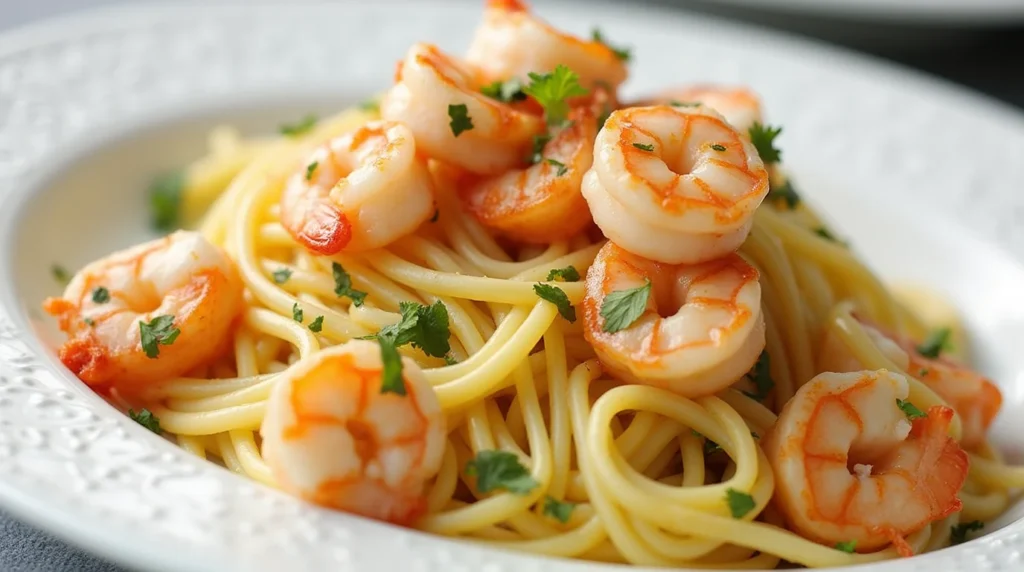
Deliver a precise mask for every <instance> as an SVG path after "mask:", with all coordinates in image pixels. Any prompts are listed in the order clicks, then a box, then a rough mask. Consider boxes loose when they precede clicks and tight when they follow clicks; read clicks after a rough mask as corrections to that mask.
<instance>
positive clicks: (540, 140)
mask: <svg viewBox="0 0 1024 572" xmlns="http://www.w3.org/2000/svg"><path fill="white" fill-rule="evenodd" d="M549 141H551V135H549V134H546V133H545V134H544V135H534V136H533V153H532V154H531V155H530V163H531V164H534V165H536V164H537V163H540V162H541V161H543V160H544V156H543V152H544V146H545V145H547V144H548V142H549Z"/></svg>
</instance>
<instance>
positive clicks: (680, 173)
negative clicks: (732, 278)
mask: <svg viewBox="0 0 1024 572" xmlns="http://www.w3.org/2000/svg"><path fill="white" fill-rule="evenodd" d="M767 193H768V173H767V171H766V170H765V168H764V164H763V163H762V162H761V158H760V157H759V156H758V154H757V150H756V149H754V147H753V146H752V145H751V144H750V141H748V140H747V138H746V137H743V136H742V135H740V133H739V132H737V131H736V129H734V128H733V127H732V126H731V125H729V123H728V122H726V121H725V119H723V118H722V116H721V115H719V114H718V113H716V112H715V111H713V110H711V109H709V108H707V107H704V106H697V107H670V106H664V105H661V106H654V107H634V108H629V109H623V110H618V111H615V112H613V113H612V114H611V116H610V117H609V118H608V120H607V121H606V122H605V125H604V128H603V129H601V132H600V133H598V135H597V141H596V142H595V144H594V166H593V167H591V169H590V171H589V172H588V173H587V174H586V176H584V178H583V196H584V197H585V198H586V199H587V203H588V204H589V205H590V212H591V214H592V215H593V216H594V222H596V223H597V225H598V226H599V227H601V230H602V231H603V232H604V235H605V236H607V237H608V238H609V239H611V240H612V241H613V242H615V243H616V244H618V245H619V246H621V247H622V248H624V249H626V250H628V251H630V252H632V253H634V254H638V255H640V256H643V257H645V258H650V259H652V260H657V261H659V262H667V263H671V264H679V263H686V264H693V263H697V262H703V261H706V260H712V259H715V258H718V257H720V256H723V255H725V254H727V253H729V252H733V251H735V250H736V249H737V248H738V247H739V246H740V244H742V243H743V241H744V240H745V239H746V237H747V234H748V233H749V232H750V227H751V225H752V224H753V214H754V210H755V209H756V208H757V206H758V205H759V204H760V203H761V201H762V199H764V197H765V195H766V194H767Z"/></svg>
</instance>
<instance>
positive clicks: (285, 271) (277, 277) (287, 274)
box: [272, 268, 292, 284]
mask: <svg viewBox="0 0 1024 572" xmlns="http://www.w3.org/2000/svg"><path fill="white" fill-rule="evenodd" d="M272 275H273V277H274V284H284V283H285V282H287V281H288V279H289V278H291V277H292V271H291V269H289V268H281V269H279V270H275V271H274V272H273V273H272Z"/></svg>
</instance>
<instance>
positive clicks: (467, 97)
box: [380, 44, 544, 175]
mask: <svg viewBox="0 0 1024 572" xmlns="http://www.w3.org/2000/svg"><path fill="white" fill-rule="evenodd" d="M484 83H485V80H484V78H483V76H482V75H481V74H480V72H478V71H477V70H475V69H473V68H472V67H471V66H469V65H467V64H465V63H462V62H458V61H456V60H455V59H453V58H451V57H449V56H447V55H445V54H444V53H442V52H441V51H440V50H438V49H437V48H436V47H435V46H432V45H429V44H416V45H414V46H413V47H412V48H410V49H409V53H408V54H407V55H406V57H405V60H404V61H403V62H402V63H400V64H399V67H398V72H397V74H396V77H395V85H394V86H393V87H392V88H391V90H390V91H388V93H387V94H386V95H385V96H384V99H383V101H381V104H380V110H381V115H382V116H383V117H384V118H385V119H389V120H392V121H398V122H401V123H404V124H405V125H407V126H408V127H409V129H410V130H411V131H412V133H413V135H414V136H415V137H416V144H417V145H418V146H419V147H420V151H421V152H423V153H425V154H427V155H429V156H430V157H433V158H435V159H440V160H442V161H445V162H447V163H451V164H453V165H456V166H459V167H462V168H464V169H468V170H470V171H472V172H474V173H479V174H483V175H494V174H498V173H501V172H503V171H505V170H507V169H510V168H512V167H517V166H519V165H521V164H522V163H523V161H524V160H525V159H526V157H527V155H528V154H529V151H530V147H531V145H532V141H533V136H534V135H538V134H540V133H541V132H542V131H543V130H544V122H543V120H542V118H541V116H540V115H539V114H537V113H534V112H532V111H531V110H530V109H531V108H530V107H529V106H528V105H525V104H522V103H520V104H509V103H503V102H500V101H498V100H496V99H491V98H490V97H487V96H485V95H483V94H482V93H480V87H481V86H482V85H483V84H484ZM463 106H464V109H465V115H466V117H467V118H468V120H467V121H468V122H467V121H462V122H461V124H460V125H458V129H456V127H455V125H457V123H456V120H455V119H454V117H456V116H457V115H455V114H457V113H459V112H460V111H461V109H462V108H463ZM456 110H460V111H456Z"/></svg>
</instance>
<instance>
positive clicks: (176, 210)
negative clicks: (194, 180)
mask: <svg viewBox="0 0 1024 572" xmlns="http://www.w3.org/2000/svg"><path fill="white" fill-rule="evenodd" d="M184 189H185V173H184V171H175V172H173V173H166V174H163V175H160V176H159V177H157V178H156V179H154V180H153V183H152V184H151V185H150V186H149V222H150V226H152V227H153V229H154V230H158V231H160V232H170V231H172V230H174V229H176V228H177V227H178V218H179V217H180V216H181V193H182V191H183V190H184Z"/></svg>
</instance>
